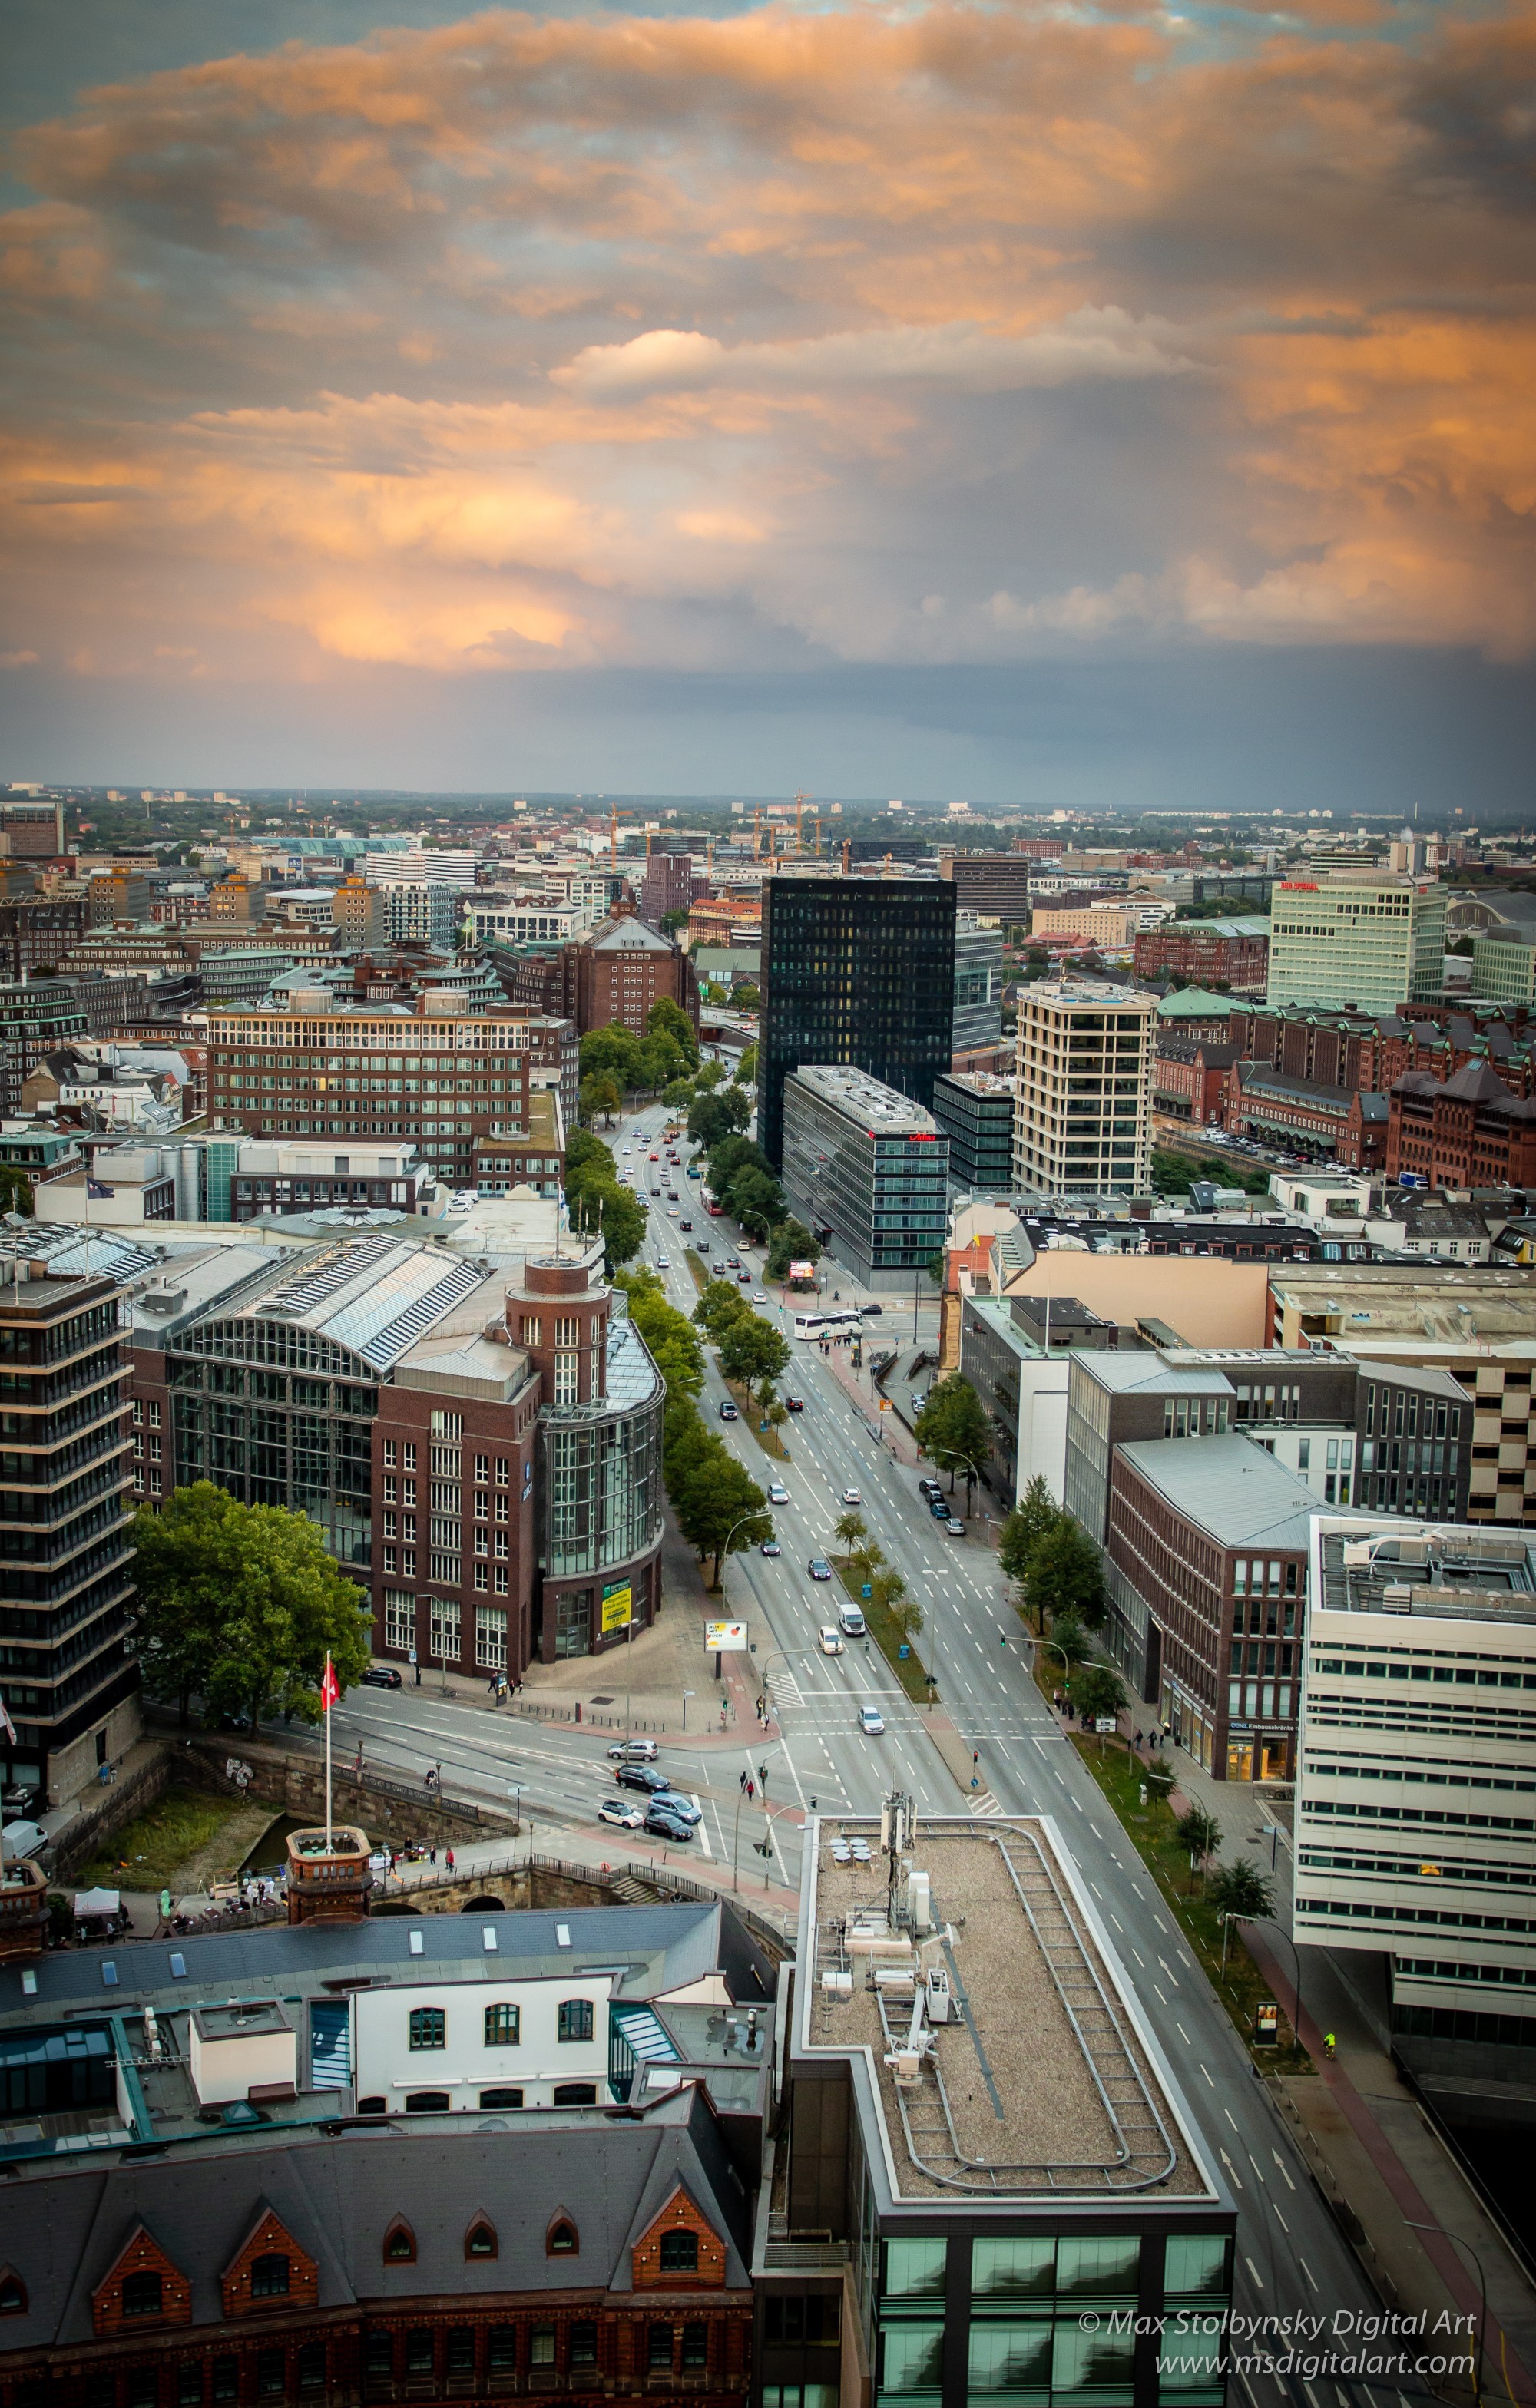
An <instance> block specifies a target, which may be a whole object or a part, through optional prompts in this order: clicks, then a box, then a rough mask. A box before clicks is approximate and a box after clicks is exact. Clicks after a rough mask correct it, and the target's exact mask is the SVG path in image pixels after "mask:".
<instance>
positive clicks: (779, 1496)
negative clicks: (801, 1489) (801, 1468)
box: [768, 1480, 789, 1505]
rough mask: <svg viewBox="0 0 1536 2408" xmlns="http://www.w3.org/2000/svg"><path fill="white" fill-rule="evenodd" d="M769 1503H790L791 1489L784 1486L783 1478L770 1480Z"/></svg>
mask: <svg viewBox="0 0 1536 2408" xmlns="http://www.w3.org/2000/svg"><path fill="white" fill-rule="evenodd" d="M768 1503H769V1504H770V1505H787V1504H788V1503H789V1491H788V1489H787V1488H786V1487H785V1486H784V1484H783V1482H782V1480H770V1481H769V1482H768Z"/></svg>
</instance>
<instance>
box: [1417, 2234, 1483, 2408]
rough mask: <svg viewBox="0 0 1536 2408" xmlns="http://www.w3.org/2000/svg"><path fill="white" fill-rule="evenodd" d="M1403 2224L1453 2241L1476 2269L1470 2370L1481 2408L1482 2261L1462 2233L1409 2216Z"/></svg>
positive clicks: (1476, 2399)
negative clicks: (1473, 2354)
mask: <svg viewBox="0 0 1536 2408" xmlns="http://www.w3.org/2000/svg"><path fill="white" fill-rule="evenodd" d="M1403 2222H1404V2223H1405V2224H1406V2225H1407V2227H1408V2229H1409V2231H1410V2232H1438V2233H1439V2235H1440V2237H1441V2239H1442V2240H1443V2241H1454V2242H1455V2243H1457V2246H1458V2247H1459V2248H1462V2249H1465V2251H1466V2253H1467V2255H1468V2257H1470V2258H1471V2261H1472V2264H1473V2265H1474V2266H1475V2267H1476V2269H1477V2357H1476V2358H1475V2360H1474V2361H1473V2369H1472V2399H1473V2401H1474V2402H1475V2403H1476V2408H1483V2352H1484V2348H1485V2344H1486V2337H1487V2322H1488V2278H1487V2276H1486V2274H1485V2272H1484V2271H1483V2260H1482V2258H1481V2257H1479V2256H1478V2253H1477V2251H1476V2250H1475V2249H1474V2248H1473V2247H1472V2244H1471V2242H1470V2241H1469V2240H1468V2239H1467V2238H1466V2235H1465V2234H1464V2233H1460V2232H1451V2231H1449V2230H1448V2229H1446V2227H1445V2226H1444V2225H1443V2224H1415V2223H1414V2219H1413V2217H1412V2216H1411V2215H1405V2216H1404V2217H1403Z"/></svg>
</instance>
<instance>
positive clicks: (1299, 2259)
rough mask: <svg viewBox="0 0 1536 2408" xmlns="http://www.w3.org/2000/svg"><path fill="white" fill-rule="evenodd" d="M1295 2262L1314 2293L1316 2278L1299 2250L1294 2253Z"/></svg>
mask: <svg viewBox="0 0 1536 2408" xmlns="http://www.w3.org/2000/svg"><path fill="white" fill-rule="evenodd" d="M1296 2262H1297V2264H1298V2265H1299V2267H1300V2269H1301V2272H1302V2273H1303V2274H1305V2276H1306V2278H1307V2280H1308V2282H1309V2283H1310V2284H1311V2285H1312V2287H1313V2290H1314V2291H1315V2290H1316V2288H1317V2277H1316V2275H1315V2274H1314V2273H1313V2271H1312V2268H1311V2267H1310V2266H1309V2265H1308V2263H1307V2261H1306V2259H1305V2258H1304V2257H1302V2255H1301V2252H1300V2250H1298V2251H1297V2253H1296Z"/></svg>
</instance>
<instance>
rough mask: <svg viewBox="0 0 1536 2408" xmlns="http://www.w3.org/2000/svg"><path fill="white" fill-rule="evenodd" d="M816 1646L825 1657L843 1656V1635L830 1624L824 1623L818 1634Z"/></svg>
mask: <svg viewBox="0 0 1536 2408" xmlns="http://www.w3.org/2000/svg"><path fill="white" fill-rule="evenodd" d="M816 1644H817V1646H818V1647H819V1648H820V1649H821V1651H822V1654H823V1655H824V1656H840V1655H842V1654H843V1652H844V1650H843V1644H842V1633H841V1631H840V1630H839V1629H838V1628H836V1627H835V1626H834V1625H833V1624H832V1623H830V1622H824V1623H823V1624H822V1627H821V1628H820V1629H819V1630H818V1631H817V1633H816Z"/></svg>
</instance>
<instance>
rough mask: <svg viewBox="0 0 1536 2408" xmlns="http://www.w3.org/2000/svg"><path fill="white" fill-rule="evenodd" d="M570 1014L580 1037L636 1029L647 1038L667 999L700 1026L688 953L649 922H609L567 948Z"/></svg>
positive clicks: (567, 988)
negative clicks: (653, 1015) (651, 1019)
mask: <svg viewBox="0 0 1536 2408" xmlns="http://www.w3.org/2000/svg"><path fill="white" fill-rule="evenodd" d="M567 964H568V968H567V986H566V996H567V1011H569V1012H570V1014H571V1017H572V1018H573V1019H574V1020H575V1023H576V1027H577V1032H578V1034H579V1035H580V1036H582V1037H585V1036H586V1034H587V1033H588V1031H589V1030H590V1029H594V1028H611V1027H615V1026H616V1027H619V1028H632V1029H633V1030H634V1032H635V1034H636V1036H637V1037H643V1036H644V1034H645V1023H646V1017H647V1015H648V1013H649V1012H650V1011H651V1007H652V1005H653V1004H656V1003H660V1002H661V1001H662V1000H663V999H664V998H665V1000H666V1001H667V1002H668V1003H675V1004H676V1005H677V1006H678V1008H679V1010H680V1011H685V1012H686V1013H687V1014H688V1016H689V1018H690V1019H691V1020H692V1021H693V1023H694V1025H695V1026H697V1025H698V984H697V982H696V979H695V977H694V974H693V965H692V963H691V962H690V961H689V959H688V956H687V954H686V953H682V952H681V951H680V949H679V948H678V947H677V946H676V945H675V944H673V942H672V940H671V939H670V938H669V937H664V936H663V935H662V933H661V931H660V929H659V928H653V927H652V926H650V925H649V924H648V923H647V922H646V921H644V920H637V919H635V918H633V917H628V916H626V917H624V918H622V919H617V920H609V921H607V922H606V923H605V924H604V925H603V926H602V927H600V928H597V929H595V930H594V932H593V934H592V935H591V936H590V937H583V938H582V939H581V942H580V943H579V944H575V945H571V946H569V947H567Z"/></svg>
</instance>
